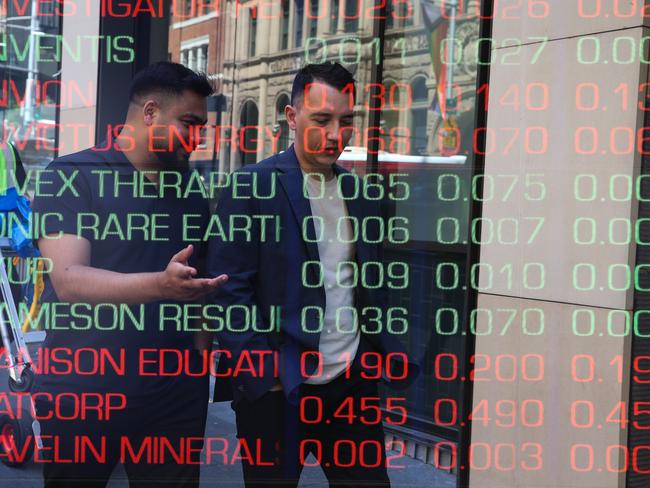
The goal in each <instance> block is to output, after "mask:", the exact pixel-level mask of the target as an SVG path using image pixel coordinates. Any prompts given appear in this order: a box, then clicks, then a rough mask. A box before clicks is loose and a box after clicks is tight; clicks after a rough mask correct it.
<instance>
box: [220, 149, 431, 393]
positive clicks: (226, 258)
mask: <svg viewBox="0 0 650 488" xmlns="http://www.w3.org/2000/svg"><path fill="white" fill-rule="evenodd" d="M334 170H335V173H336V174H337V175H340V174H342V173H348V175H349V176H346V177H343V178H341V179H340V181H341V189H342V192H341V193H342V195H343V197H344V198H346V205H347V209H348V214H349V216H350V217H356V218H357V219H358V221H359V223H360V224H361V221H362V220H363V219H364V218H366V225H365V226H363V227H364V228H365V235H364V236H363V238H362V235H361V234H362V233H361V228H362V226H361V225H360V226H359V239H358V240H357V241H356V242H355V247H356V252H355V255H356V260H357V263H358V264H359V269H360V266H361V264H362V263H364V262H368V261H379V262H381V261H382V252H381V251H382V245H381V240H382V239H381V233H382V229H381V227H382V226H381V222H380V206H379V201H378V200H371V199H366V198H364V191H362V187H361V185H359V187H358V188H359V191H356V190H355V183H354V179H357V182H359V180H358V177H356V176H353V175H352V174H350V173H349V172H348V171H347V170H345V169H344V168H342V167H340V166H338V165H334ZM230 177H231V181H230V184H229V185H228V187H227V188H226V189H224V191H223V193H222V194H221V196H220V199H219V202H218V205H217V215H218V216H219V220H220V222H221V223H222V225H223V230H224V235H225V236H226V237H227V239H220V238H218V237H216V238H215V237H213V238H211V240H210V246H209V251H208V270H209V274H210V275H211V276H217V275H219V274H221V273H226V274H228V276H229V280H228V282H227V283H226V284H225V285H223V286H222V287H220V288H219V290H218V291H217V292H216V293H215V294H214V295H213V296H212V298H211V301H212V303H216V304H219V305H221V306H222V307H223V309H224V310H225V309H226V308H227V307H229V306H231V307H232V306H233V305H245V306H247V307H250V306H251V305H256V306H257V307H256V317H255V318H254V320H256V321H257V325H256V329H257V330H258V331H259V330H264V329H267V328H268V327H269V324H270V321H271V310H272V307H273V306H279V308H280V313H281V321H280V326H279V331H278V332H256V331H253V330H252V326H251V325H250V323H249V325H248V326H246V325H245V320H246V318H245V314H244V313H242V312H241V310H243V307H239V308H237V307H235V308H232V309H231V310H232V311H233V313H231V315H230V327H229V328H230V330H227V327H224V328H223V330H222V331H220V332H217V334H216V335H217V338H218V341H219V344H220V349H224V350H227V351H229V352H230V353H231V355H232V357H231V358H230V361H228V364H229V365H232V364H233V363H234V362H236V358H238V357H239V355H240V354H241V353H242V351H244V350H249V351H265V350H273V351H278V352H279V380H280V382H281V383H282V386H283V388H284V391H285V394H286V396H287V398H288V399H289V400H290V401H292V403H293V402H297V394H298V387H299V386H300V384H301V383H302V382H303V381H304V378H303V374H302V372H301V355H302V354H303V352H305V351H318V341H319V334H318V333H315V332H310V331H317V330H319V322H318V317H317V314H316V313H313V312H314V309H313V308H311V309H310V308H309V307H314V306H315V307H322V310H323V311H324V309H325V289H324V287H323V286H314V284H315V283H316V284H317V283H318V275H317V267H316V266H307V267H305V269H304V270H303V263H304V262H305V261H318V260H319V255H318V244H317V240H316V235H315V231H314V225H313V221H312V219H311V218H310V217H311V207H310V203H309V200H308V199H307V198H306V196H305V193H304V191H305V190H303V173H302V171H301V170H300V166H299V165H298V160H297V158H296V153H295V150H294V148H293V146H291V147H290V148H289V149H288V150H287V151H285V152H284V153H281V154H277V155H274V156H271V157H270V158H267V159H265V160H263V161H261V162H260V163H258V164H255V165H250V166H246V167H244V168H241V169H240V170H238V171H236V172H235V173H233V174H231V175H230ZM356 193H358V195H356ZM365 193H366V194H367V192H365ZM254 194H255V195H256V196H255V195H254ZM234 215H237V216H239V215H247V216H254V215H257V216H264V215H269V216H276V217H277V218H278V219H279V222H280V228H281V230H280V234H279V239H276V237H277V236H276V233H275V223H273V224H270V223H269V222H270V220H268V219H267V218H266V217H264V218H254V219H251V220H252V225H251V227H250V229H249V231H250V235H247V232H243V231H237V232H233V233H232V235H230V231H231V230H234V227H235V226H239V227H242V226H243V225H244V220H245V219H241V218H240V219H239V220H237V219H235V220H232V221H230V218H231V217H232V216H234ZM265 219H267V225H266V229H262V226H261V225H260V224H261V223H262V222H263V221H264V220H265ZM231 224H232V225H231ZM263 231H264V235H263V236H262V232H263ZM383 233H384V235H385V226H384V231H383ZM303 234H304V235H303ZM262 237H263V238H264V239H262ZM377 268H378V267H377V266H370V267H368V271H369V272H370V273H376V272H377ZM303 274H304V276H303ZM366 276H367V280H366V282H367V283H377V282H378V281H377V277H376V276H373V275H372V274H366ZM303 279H304V282H305V283H306V284H307V285H309V286H305V285H304V284H303ZM360 282H361V280H359V283H360ZM354 293H355V308H357V310H358V311H359V318H360V319H359V320H360V322H361V321H363V320H364V318H363V315H362V313H361V311H362V309H363V308H364V307H367V306H375V307H376V306H380V307H382V309H384V308H387V305H388V297H387V289H386V288H377V289H369V288H366V287H362V286H357V287H356V289H355V290H354ZM249 309H250V308H249ZM303 309H304V310H303ZM276 310H277V308H276ZM237 311H239V312H237ZM303 312H304V313H303ZM371 315H372V317H374V316H375V315H374V314H371ZM382 317H383V320H382V324H380V325H377V324H376V323H374V324H373V325H370V322H371V321H369V325H368V327H367V328H366V330H369V331H370V332H375V331H377V330H381V332H380V333H363V332H362V334H361V344H360V347H359V352H358V353H357V355H359V354H361V353H363V352H367V351H376V352H379V353H380V354H382V356H383V358H384V359H385V358H386V354H388V353H391V352H405V351H404V348H403V346H402V344H401V343H400V341H399V340H398V339H397V337H396V336H395V335H394V334H391V333H388V332H387V331H386V320H385V318H386V314H385V313H383V314H382ZM251 320H252V319H250V317H249V322H250V321H251ZM301 321H302V323H301ZM233 330H242V332H233ZM274 330H275V329H274ZM392 356H393V358H394V357H395V355H392ZM257 357H259V355H258V356H257ZM224 359H225V360H224ZM227 359H228V358H225V357H224V356H223V355H222V359H221V360H220V361H219V362H220V364H219V368H218V370H219V371H225V368H226V364H225V363H226V361H227ZM265 361H266V362H265V364H264V371H265V373H270V374H265V375H264V377H259V375H255V374H246V373H241V374H237V375H236V376H232V377H231V378H230V380H231V382H232V393H233V395H234V399H235V401H238V399H240V398H242V397H245V398H247V399H248V400H251V401H252V400H255V399H257V398H259V397H260V396H262V395H263V394H264V393H265V392H266V391H268V390H269V389H270V388H271V387H272V386H273V385H274V384H275V383H276V382H277V381H278V378H274V377H273V370H274V364H273V358H272V356H271V355H270V354H268V355H265ZM316 366H317V359H316V356H315V355H311V354H307V355H305V356H304V360H303V363H302V369H304V372H305V373H306V374H308V375H309V374H313V372H314V370H315V368H316ZM417 370H419V367H418V366H416V365H415V364H412V365H410V367H409V376H408V381H407V382H404V383H405V384H407V383H410V382H411V381H412V379H413V377H414V375H415V374H417ZM223 379H227V378H217V382H216V385H215V401H219V400H227V399H231V398H233V396H231V395H230V388H229V387H228V385H227V381H223Z"/></svg>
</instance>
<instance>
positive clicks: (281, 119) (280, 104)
mask: <svg viewBox="0 0 650 488" xmlns="http://www.w3.org/2000/svg"><path fill="white" fill-rule="evenodd" d="M290 103H291V102H290V100H289V95H286V94H283V95H280V97H279V98H278V101H277V102H276V104H275V113H276V123H275V125H274V126H273V131H274V132H275V131H276V130H277V131H278V133H279V136H278V152H279V151H286V150H287V148H288V147H289V123H288V122H287V118H286V116H285V114H284V107H286V106H287V105H289V104H290Z"/></svg>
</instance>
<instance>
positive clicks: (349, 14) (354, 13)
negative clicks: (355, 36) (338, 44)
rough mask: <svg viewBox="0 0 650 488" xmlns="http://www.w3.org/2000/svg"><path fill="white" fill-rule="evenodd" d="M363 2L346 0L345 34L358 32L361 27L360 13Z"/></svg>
mask: <svg viewBox="0 0 650 488" xmlns="http://www.w3.org/2000/svg"><path fill="white" fill-rule="evenodd" d="M360 9H361V2H360V1H359V0H345V17H344V23H343V24H344V29H345V32H356V31H357V29H358V27H359V11H360Z"/></svg>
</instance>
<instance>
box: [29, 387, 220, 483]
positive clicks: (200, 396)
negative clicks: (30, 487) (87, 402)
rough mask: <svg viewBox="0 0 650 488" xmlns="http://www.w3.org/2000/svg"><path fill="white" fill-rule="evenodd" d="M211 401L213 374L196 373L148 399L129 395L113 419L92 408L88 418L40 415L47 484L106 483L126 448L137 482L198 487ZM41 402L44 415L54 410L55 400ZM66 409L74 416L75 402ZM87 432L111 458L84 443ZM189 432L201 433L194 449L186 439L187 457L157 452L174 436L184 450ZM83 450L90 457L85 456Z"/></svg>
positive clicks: (128, 468) (126, 463)
mask: <svg viewBox="0 0 650 488" xmlns="http://www.w3.org/2000/svg"><path fill="white" fill-rule="evenodd" d="M207 406H208V378H207V377H195V378H186V379H184V381H183V385H182V386H181V387H180V388H175V389H174V391H173V392H170V394H167V395H164V396H158V397H155V398H151V401H150V402H147V403H146V404H139V405H137V406H136V405H130V404H129V402H128V399H127V408H126V409H125V410H121V411H114V412H112V414H111V418H110V420H98V418H97V415H94V416H92V413H91V417H90V418H87V419H85V420H80V419H75V420H61V419H59V418H53V419H50V420H40V421H39V422H40V424H41V435H42V436H43V445H44V448H45V449H44V450H43V451H41V452H39V453H38V456H39V458H40V459H41V460H43V461H42V462H43V478H44V486H45V487H46V488H63V487H84V488H86V487H90V488H100V487H104V486H106V484H107V482H108V480H109V478H110V476H111V473H112V471H113V469H114V468H115V466H116V465H117V464H118V463H119V462H120V457H121V454H125V456H124V458H125V459H124V468H125V471H126V473H127V476H128V478H129V483H130V486H131V487H158V486H169V487H172V486H173V487H188V488H189V487H198V486H199V474H200V465H199V464H198V462H199V461H200V451H201V448H202V446H203V441H202V438H203V436H204V431H205V421H206V414H207ZM35 408H36V411H37V413H38V415H39V416H41V415H47V412H49V411H52V409H53V405H51V404H49V403H47V402H44V401H40V400H38V399H37V401H36V405H35ZM93 413H94V412H93ZM62 414H63V415H62V416H67V417H73V416H74V413H73V411H72V408H71V407H70V408H63V412H62ZM81 436H86V437H87V439H88V441H89V442H91V443H92V444H93V445H94V446H96V448H97V449H99V447H100V446H102V443H105V446H106V447H105V449H103V452H104V453H105V459H100V461H97V459H96V456H94V455H93V453H92V451H90V450H89V449H87V448H82V445H81V440H80V439H81ZM188 437H196V438H199V439H196V440H193V441H192V442H191V443H190V444H189V445H190V446H191V449H190V450H187V449H186V447H187V444H185V447H184V448H183V457H182V459H175V458H174V457H173V456H172V455H169V452H170V451H167V454H168V455H166V456H165V457H164V459H163V460H161V459H159V457H158V455H157V454H155V457H154V451H157V450H158V449H157V446H158V445H159V444H157V443H159V442H167V441H168V442H169V443H170V445H171V446H173V449H174V450H175V451H176V453H177V454H178V452H179V450H180V449H181V443H182V442H183V441H184V439H186V438H188ZM125 438H128V441H129V442H128V446H127V444H126V442H125V440H124V439H125ZM162 439H165V441H163V440H162ZM142 446H145V447H144V450H143V451H142V455H141V456H140V457H138V456H139V454H140V449H141V448H142ZM82 452H84V453H85V459H81V458H80V455H81V453H82ZM132 452H133V454H134V455H132V454H131V453H132ZM75 455H76V458H75ZM46 460H47V461H50V462H45V461H46ZM70 460H72V462H69V461H70ZM194 463H196V464H194Z"/></svg>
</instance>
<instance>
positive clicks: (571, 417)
mask: <svg viewBox="0 0 650 488" xmlns="http://www.w3.org/2000/svg"><path fill="white" fill-rule="evenodd" d="M611 5H612V4H611V3H609V4H608V7H607V8H605V3H603V9H602V14H601V15H600V17H599V18H598V24H595V23H594V19H587V18H582V17H580V16H579V15H578V12H577V10H576V9H575V6H574V4H572V7H573V8H563V7H564V5H561V4H560V3H559V2H549V6H550V7H549V9H548V11H547V14H546V15H543V14H542V11H541V10H540V11H539V12H537V13H536V16H537V17H538V18H529V17H525V16H523V15H522V18H519V19H517V20H505V19H503V17H502V16H499V15H495V19H494V21H493V35H492V37H493V40H494V45H495V46H504V41H505V40H506V39H508V40H513V39H519V40H523V39H524V38H526V39H534V37H535V36H543V37H544V38H547V39H548V41H546V40H544V41H538V42H534V43H530V44H526V45H508V46H507V47H503V48H499V49H496V50H495V51H494V52H493V54H494V56H495V62H493V63H492V64H491V67H490V80H489V82H490V95H489V96H490V100H489V104H490V110H489V112H488V119H487V129H488V130H489V131H490V132H492V134H494V135H495V136H496V137H495V139H493V143H492V144H491V146H492V147H491V148H490V143H488V145H487V147H486V150H487V151H489V152H488V154H487V156H486V157H485V175H484V178H482V179H481V180H482V181H483V182H484V183H483V185H484V195H483V197H484V198H483V200H482V202H483V203H482V214H481V215H476V216H474V218H477V217H481V218H482V220H481V224H482V226H481V236H480V242H481V248H480V259H481V263H480V265H481V266H480V270H478V269H477V271H478V272H479V280H478V303H477V307H478V308H477V311H479V312H480V313H476V315H475V323H474V327H473V328H474V330H473V331H470V330H468V331H466V333H467V334H470V333H474V334H475V336H476V348H475V356H474V357H475V366H474V368H475V369H474V380H473V381H472V382H471V383H469V385H472V386H473V405H472V409H478V410H477V412H480V413H479V415H481V416H483V413H485V417H484V418H486V419H488V420H486V421H478V420H475V421H474V422H472V424H471V429H472V430H471V441H472V445H473V446H480V449H475V450H474V461H473V463H471V464H470V465H469V466H467V465H464V466H458V468H459V470H460V469H463V470H470V471H469V472H470V486H471V487H472V488H479V487H480V488H486V487H490V488H491V487H496V486H508V487H513V488H517V487H525V486H532V485H535V486H571V487H575V488H582V487H584V488H593V487H622V486H626V485H625V483H626V476H627V477H628V479H627V482H628V483H629V486H645V484H647V475H645V477H646V479H645V481H643V478H642V476H643V475H642V474H640V473H639V472H638V471H637V472H636V473H635V472H634V470H635V469H636V468H635V466H637V463H636V461H635V462H632V459H633V458H636V457H637V456H636V454H638V457H639V459H641V457H643V458H645V459H644V461H643V462H641V461H639V463H638V466H640V468H641V469H642V470H647V468H648V452H647V447H645V446H643V449H642V450H641V451H640V452H638V453H635V454H634V456H633V446H632V444H630V443H629V441H628V435H630V436H631V437H630V438H633V437H634V435H635V432H636V434H637V435H638V434H643V433H645V432H647V431H646V430H637V428H635V427H633V425H634V424H636V423H638V424H641V425H642V426H641V427H640V428H639V429H647V427H645V426H647V425H648V423H647V420H646V418H647V417H646V415H647V413H646V410H644V409H643V408H641V409H640V410H642V413H638V414H636V415H634V414H632V412H633V411H634V409H633V408H632V405H633V404H634V402H633V398H632V397H631V396H630V385H632V388H634V387H635V386H637V387H638V386H646V385H639V384H638V383H635V381H634V377H635V376H638V374H637V373H638V372H635V371H633V370H632V369H633V368H632V364H635V362H634V348H633V346H634V344H635V343H644V341H645V346H644V347H645V348H646V350H648V347H649V346H650V344H648V341H649V339H647V338H646V337H650V336H649V335H647V330H643V329H641V333H638V332H637V331H636V329H637V325H638V324H637V317H636V315H635V314H634V313H633V310H634V309H635V307H636V304H635V302H634V291H635V282H636V278H635V277H638V276H637V273H636V272H635V271H636V270H635V263H636V262H637V261H636V260H637V259H638V254H637V252H639V249H642V250H644V249H645V248H637V244H635V240H636V239H635V238H634V237H630V238H629V239H627V240H626V238H625V235H626V228H629V229H631V234H630V235H631V236H634V234H635V221H636V218H637V214H640V213H641V211H640V205H639V201H638V200H637V199H636V198H635V196H634V195H633V192H632V193H628V183H627V182H628V181H629V182H631V185H632V186H631V188H636V185H635V183H636V181H637V177H638V175H639V171H640V166H641V164H642V157H641V155H640V154H639V153H640V149H639V148H638V146H637V145H636V144H632V146H633V148H632V149H631V150H629V151H621V150H620V147H621V146H617V143H612V138H614V139H616V137H615V135H616V134H622V133H623V132H627V131H629V133H631V134H637V133H638V130H640V129H641V127H643V126H644V113H643V112H642V111H640V110H639V108H638V106H639V101H641V104H642V106H644V105H645V102H646V100H645V90H642V91H641V92H639V87H640V86H642V85H641V84H643V83H645V82H647V80H648V65H647V64H641V63H640V62H639V58H638V50H637V51H636V53H637V57H636V61H635V62H631V63H628V64H626V65H625V66H624V67H623V66H622V65H618V64H616V62H615V57H616V56H617V54H620V55H622V53H623V50H622V49H621V45H622V43H620V42H618V40H619V39H622V38H625V39H627V38H629V39H630V40H631V42H628V43H626V44H627V45H628V46H629V45H634V46H637V49H638V46H639V45H644V44H646V43H644V42H643V41H642V39H644V36H645V35H647V33H648V29H647V28H646V27H644V26H643V22H644V19H642V18H641V17H640V14H639V17H638V18H621V17H616V16H614V15H613V14H612V10H611V9H612V7H611ZM608 14H609V15H608ZM507 42H509V41H507ZM626 52H627V51H626ZM632 52H634V51H633V50H632ZM515 57H516V58H517V60H518V61H517V62H515V63H512V64H510V63H509V62H504V61H505V60H508V59H514V58H515ZM597 57H598V58H599V61H598V62H594V63H591V60H592V59H596V58H597ZM532 59H536V61H535V63H533V62H531V60H532ZM626 59H632V57H631V56H630V58H626ZM582 60H586V61H582ZM621 86H624V87H629V88H630V89H629V90H628V91H622V90H621ZM515 92H516V93H520V94H522V96H521V98H519V100H521V101H522V103H521V106H519V107H517V108H515V107H514V106H512V105H510V104H502V103H500V102H499V100H501V99H503V97H504V96H505V97H508V96H510V95H511V94H513V93H515ZM593 93H597V94H598V96H597V97H593V96H592V95H593ZM524 94H527V95H525V96H524ZM513 128H514V129H516V130H517V131H518V132H517V133H518V134H519V136H518V137H516V139H513V138H512V134H513V133H514V132H513ZM496 134H499V135H496ZM507 134H509V135H507ZM632 137H633V138H634V136H632ZM643 137H645V133H644V136H643ZM489 139H490V137H488V140H489ZM616 140H617V141H618V142H619V143H620V142H622V138H621V139H616ZM511 143H512V145H509V144H511ZM592 144H593V146H592ZM506 147H508V149H506ZM592 147H593V148H594V149H593V150H592V149H591V148H592ZM645 150H647V147H646V149H645ZM645 157H646V158H647V156H645ZM513 183H514V185H513V186H511V185H512V184H513ZM468 194H471V193H468ZM626 194H627V195H628V197H627V198H626V197H625V196H624V195H626ZM621 196H622V197H621ZM639 216H640V215H639ZM619 224H620V227H619ZM507 227H509V229H506V228H507ZM515 234H516V235H515ZM468 272H469V270H468ZM641 308H650V307H641ZM639 320H641V319H639ZM646 327H647V324H646ZM464 333H465V332H464ZM641 334H643V335H641ZM642 363H643V364H644V366H639V368H642V369H643V371H645V364H647V363H646V362H645V361H642ZM631 370H632V371H631ZM478 371H480V373H477V372H478ZM467 373H468V372H466V371H465V372H463V374H464V376H467ZM459 376H460V374H459ZM642 378H643V382H646V378H647V375H644V376H642ZM466 380H467V381H469V378H466ZM644 395H645V397H646V398H645V399H647V390H646V392H645V393H644ZM642 399H643V398H642ZM504 401H506V402H508V406H507V407H506V404H505V403H504ZM641 405H643V402H641ZM617 406H620V409H619V410H617V408H618V407H617ZM637 406H638V405H637ZM502 407H503V408H510V407H512V412H513V413H514V412H517V413H516V414H515V415H516V420H513V423H512V426H511V428H504V426H503V424H504V422H502V420H501V419H500V416H499V414H498V410H497V409H501V408H502ZM482 409H484V410H482ZM541 409H543V414H542V413H541ZM501 411H502V412H503V410H501ZM470 412H471V410H470V411H468V412H464V414H463V417H461V418H460V419H459V422H460V421H464V422H468V419H467V415H468V414H469V413H470ZM644 414H645V415H644ZM628 416H629V417H630V418H629V419H628ZM513 419H514V417H513ZM500 424H501V425H500ZM644 436H645V438H646V439H647V434H644ZM639 437H640V436H639ZM630 442H631V441H630ZM644 444H647V442H644ZM498 446H502V447H503V446H506V447H503V449H501V448H499V451H500V452H499V454H498V456H499V457H500V456H501V455H503V454H504V453H505V451H506V450H507V451H508V452H509V454H508V455H507V457H508V461H507V463H508V469H504V466H505V464H504V463H503V461H504V460H505V457H503V458H501V460H499V463H500V465H499V464H497V462H496V461H497V459H496V456H497V454H496V452H497V448H498ZM465 448H467V446H465ZM487 450H489V451H490V453H487ZM624 453H629V457H628V456H624ZM511 454H512V457H511ZM489 455H491V461H488V462H486V457H485V456H489ZM626 458H627V459H628V461H627V462H628V464H627V465H626V464H625V459H626ZM510 460H512V464H511V465H510V464H509V463H510ZM479 466H480V467H479ZM484 466H485V469H483V467H484ZM510 466H512V467H510ZM634 477H637V478H638V479H637V480H635V481H634V482H632V481H631V480H632V479H633V478H634Z"/></svg>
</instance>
